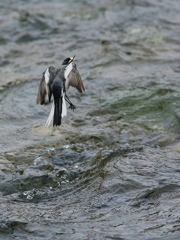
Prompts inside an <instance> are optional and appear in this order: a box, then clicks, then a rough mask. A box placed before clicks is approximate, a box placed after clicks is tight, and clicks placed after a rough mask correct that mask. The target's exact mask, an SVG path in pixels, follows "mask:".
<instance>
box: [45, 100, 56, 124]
mask: <svg viewBox="0 0 180 240" xmlns="http://www.w3.org/2000/svg"><path fill="white" fill-rule="evenodd" d="M53 116H54V101H53V103H52V107H51V111H50V113H49V117H48V119H47V121H46V124H45V127H49V125H50V124H51V121H52V119H53Z"/></svg>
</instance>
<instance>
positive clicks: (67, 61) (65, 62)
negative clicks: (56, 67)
mask: <svg viewBox="0 0 180 240" xmlns="http://www.w3.org/2000/svg"><path fill="white" fill-rule="evenodd" d="M75 57H76V55H75V56H74V57H70V58H66V59H64V61H63V62H62V65H68V64H70V63H71V62H74V61H75Z"/></svg>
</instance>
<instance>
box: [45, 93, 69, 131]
mask: <svg viewBox="0 0 180 240" xmlns="http://www.w3.org/2000/svg"><path fill="white" fill-rule="evenodd" d="M66 114H67V107H66V101H65V97H64V93H63V92H62V97H60V98H59V99H56V100H54V101H53V103H52V107H51V111H50V114H49V117H48V119H47V121H46V124H45V126H46V127H49V125H50V124H51V122H52V119H53V116H54V120H53V126H59V125H61V118H63V117H65V116H66Z"/></svg>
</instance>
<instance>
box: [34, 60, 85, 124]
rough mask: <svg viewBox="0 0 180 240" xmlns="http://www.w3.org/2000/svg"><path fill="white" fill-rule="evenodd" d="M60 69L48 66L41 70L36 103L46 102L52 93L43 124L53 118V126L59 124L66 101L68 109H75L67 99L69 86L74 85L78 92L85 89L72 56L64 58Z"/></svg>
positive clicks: (64, 112)
mask: <svg viewBox="0 0 180 240" xmlns="http://www.w3.org/2000/svg"><path fill="white" fill-rule="evenodd" d="M62 65H65V66H64V67H62V68H61V69H57V68H54V67H52V66H50V67H49V68H47V69H46V71H45V72H43V75H42V79H41V82H40V85H39V91H38V96H37V104H41V105H43V104H48V103H50V101H51V97H52V95H53V103H52V107H51V111H50V114H49V117H48V119H47V122H46V124H45V126H47V127H48V126H49V125H50V123H51V121H52V119H53V126H59V125H61V118H63V117H64V116H66V114H67V108H66V101H67V102H68V103H69V105H70V106H69V108H70V109H73V110H74V109H75V106H74V105H73V104H72V102H71V101H70V100H69V98H68V96H67V95H66V92H67V91H68V89H69V87H70V86H72V87H75V88H76V89H77V90H78V91H79V92H80V93H82V92H83V91H85V88H84V84H83V81H82V79H81V76H80V74H79V72H78V70H77V66H76V63H75V62H74V57H73V58H66V59H65V60H64V61H63V63H62Z"/></svg>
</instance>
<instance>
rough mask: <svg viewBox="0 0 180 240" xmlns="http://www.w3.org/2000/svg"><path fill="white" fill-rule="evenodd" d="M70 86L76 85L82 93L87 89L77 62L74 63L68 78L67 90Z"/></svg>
mask: <svg viewBox="0 0 180 240" xmlns="http://www.w3.org/2000/svg"><path fill="white" fill-rule="evenodd" d="M69 86H71V87H75V88H76V89H77V90H78V91H79V92H80V93H82V92H83V91H85V88H84V84H83V81H82V79H81V76H80V74H79V71H78V70H77V67H76V64H75V63H72V70H71V71H70V73H69V75H68V76H67V79H66V91H67V90H68V88H69Z"/></svg>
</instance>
